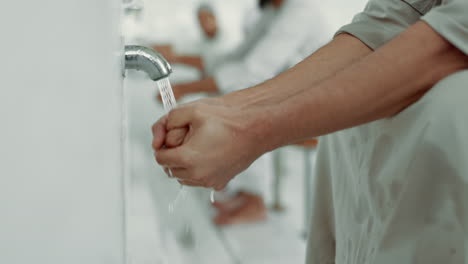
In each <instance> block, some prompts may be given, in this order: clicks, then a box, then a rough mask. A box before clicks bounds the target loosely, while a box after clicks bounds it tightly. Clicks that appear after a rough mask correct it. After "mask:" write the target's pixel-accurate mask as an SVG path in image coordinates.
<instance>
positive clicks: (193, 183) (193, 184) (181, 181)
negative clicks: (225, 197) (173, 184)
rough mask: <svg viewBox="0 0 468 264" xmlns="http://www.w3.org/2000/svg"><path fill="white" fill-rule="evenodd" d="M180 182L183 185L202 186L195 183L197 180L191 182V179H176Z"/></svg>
mask: <svg viewBox="0 0 468 264" xmlns="http://www.w3.org/2000/svg"><path fill="white" fill-rule="evenodd" d="M177 181H178V182H179V183H180V184H182V185H185V186H190V187H204V185H203V184H202V183H197V182H191V181H186V180H177Z"/></svg>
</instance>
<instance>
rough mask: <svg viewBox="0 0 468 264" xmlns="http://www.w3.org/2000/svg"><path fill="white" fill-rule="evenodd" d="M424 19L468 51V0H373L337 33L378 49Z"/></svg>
mask: <svg viewBox="0 0 468 264" xmlns="http://www.w3.org/2000/svg"><path fill="white" fill-rule="evenodd" d="M420 19H421V20H423V21H425V22H426V23H428V24H429V25H430V26H431V27H432V28H433V29H434V30H435V31H437V32H438V33H439V34H440V35H441V36H443V37H444V38H445V39H447V40H448V41H450V42H451V43H452V44H453V45H454V46H456V47H457V48H459V49H460V50H461V51H463V52H464V53H465V54H468V0H371V1H369V3H368V4H367V6H366V8H365V10H364V11H363V12H361V13H359V14H358V15H356V16H355V17H354V19H353V22H352V23H351V24H349V25H346V26H344V27H342V28H341V29H340V30H339V31H338V32H337V33H336V34H341V33H349V34H351V35H354V36H355V37H357V38H359V39H360V40H361V41H362V42H364V43H365V44H366V45H368V46H369V47H370V48H372V49H377V48H379V47H380V46H382V45H383V44H385V43H387V42H388V41H390V40H391V39H392V38H394V37H395V36H397V35H398V34H400V33H401V32H402V31H404V30H405V29H406V28H407V27H409V26H411V25H412V24H414V23H416V22H417V21H418V20H420Z"/></svg>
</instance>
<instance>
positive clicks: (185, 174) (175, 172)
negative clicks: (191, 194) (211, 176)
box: [170, 168, 208, 187]
mask: <svg viewBox="0 0 468 264" xmlns="http://www.w3.org/2000/svg"><path fill="white" fill-rule="evenodd" d="M170 170H171V173H172V177H173V178H176V179H178V180H182V181H187V182H191V183H194V184H198V185H197V186H203V187H208V186H207V183H206V181H205V180H203V179H198V178H196V177H194V173H193V172H192V170H189V169H184V168H172V169H170Z"/></svg>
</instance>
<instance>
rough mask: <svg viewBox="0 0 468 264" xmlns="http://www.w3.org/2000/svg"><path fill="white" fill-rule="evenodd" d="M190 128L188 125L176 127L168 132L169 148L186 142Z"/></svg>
mask: <svg viewBox="0 0 468 264" xmlns="http://www.w3.org/2000/svg"><path fill="white" fill-rule="evenodd" d="M188 131H189V129H188V127H184V128H176V129H173V130H170V131H169V132H167V135H166V141H165V143H164V144H165V145H166V147H169V148H175V147H178V146H180V145H182V143H183V142H184V139H185V137H186V136H187V133H188Z"/></svg>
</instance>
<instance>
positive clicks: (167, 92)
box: [156, 78, 215, 247]
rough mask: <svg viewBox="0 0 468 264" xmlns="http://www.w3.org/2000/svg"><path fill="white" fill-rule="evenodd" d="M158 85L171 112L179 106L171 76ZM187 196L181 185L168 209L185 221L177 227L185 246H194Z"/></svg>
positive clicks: (175, 221)
mask: <svg viewBox="0 0 468 264" xmlns="http://www.w3.org/2000/svg"><path fill="white" fill-rule="evenodd" d="M156 85H157V87H158V90H159V92H160V95H161V99H162V102H163V106H164V110H165V111H166V113H169V112H170V111H171V110H172V109H174V108H175V107H176V106H177V103H176V100H175V97H174V93H173V91H172V86H171V83H170V81H169V78H164V79H161V80H159V81H157V82H156ZM167 172H168V173H169V175H170V177H172V172H171V169H169V168H167ZM214 193H215V192H214V191H212V192H211V195H210V200H211V202H212V203H213V202H214ZM187 196H188V191H187V188H186V187H184V186H183V185H181V186H180V190H179V192H178V194H177V196H176V197H175V199H174V200H173V201H172V202H171V203H169V206H168V209H169V214H170V215H171V218H173V219H172V220H173V221H172V222H173V223H177V222H179V221H183V223H182V230H180V229H179V227H176V229H179V230H180V231H181V233H179V240H180V242H181V243H182V244H183V245H184V246H186V247H190V246H193V244H194V242H195V241H194V238H193V235H192V230H191V228H190V226H189V224H188V222H189V216H185V215H184V212H186V211H187V210H186V209H187V208H185V209H184V208H183V206H184V204H186V200H187Z"/></svg>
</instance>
